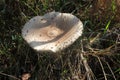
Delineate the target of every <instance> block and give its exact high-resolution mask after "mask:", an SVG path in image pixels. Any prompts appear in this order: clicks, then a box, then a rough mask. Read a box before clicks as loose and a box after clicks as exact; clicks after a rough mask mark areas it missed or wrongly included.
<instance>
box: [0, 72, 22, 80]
mask: <svg viewBox="0 0 120 80" xmlns="http://www.w3.org/2000/svg"><path fill="white" fill-rule="evenodd" d="M0 74H1V75H4V76H8V77H11V78H13V79H16V80H20V79H19V78H17V77H15V76H13V75H8V74H5V73H2V72H0Z"/></svg>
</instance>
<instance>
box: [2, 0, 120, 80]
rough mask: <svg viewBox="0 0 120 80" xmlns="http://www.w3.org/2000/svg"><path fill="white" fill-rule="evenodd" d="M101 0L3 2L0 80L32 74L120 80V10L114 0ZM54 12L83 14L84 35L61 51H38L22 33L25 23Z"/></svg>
mask: <svg viewBox="0 0 120 80" xmlns="http://www.w3.org/2000/svg"><path fill="white" fill-rule="evenodd" d="M100 1H102V0H90V1H87V0H86V1H84V0H76V1H73V0H35V1H33V0H2V1H0V80H17V79H18V80H20V78H22V76H23V74H27V73H29V74H30V80H119V79H120V76H119V74H120V55H119V53H120V24H119V22H120V19H119V17H120V16H119V14H118V13H119V9H120V8H119V5H118V4H117V3H116V1H115V0H106V2H107V1H109V2H111V3H110V4H106V2H104V1H103V2H100ZM98 3H101V4H102V6H100V5H99V4H98ZM103 3H104V4H103ZM109 5H110V6H109ZM106 6H107V7H106ZM54 10H55V11H59V12H67V13H72V14H74V15H76V16H77V17H79V18H80V19H81V20H82V22H83V23H84V32H83V36H82V37H81V38H79V39H78V40H77V41H76V42H75V43H74V44H73V45H71V46H70V47H69V48H67V49H65V50H63V51H60V52H58V53H56V54H57V55H56V54H55V55H54V54H51V53H48V52H47V53H37V52H35V51H34V50H32V49H31V48H30V47H29V46H28V44H26V42H25V41H24V40H23V38H22V37H21V29H22V26H23V25H24V24H25V22H26V21H27V20H29V19H30V18H32V17H33V16H37V15H43V14H45V13H47V12H50V11H54ZM118 16H119V17H118ZM28 78H29V77H28Z"/></svg>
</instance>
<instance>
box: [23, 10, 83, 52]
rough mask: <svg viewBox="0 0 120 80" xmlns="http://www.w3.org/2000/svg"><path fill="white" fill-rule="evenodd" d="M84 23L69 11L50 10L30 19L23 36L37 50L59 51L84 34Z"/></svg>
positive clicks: (24, 27) (24, 28)
mask: <svg viewBox="0 0 120 80" xmlns="http://www.w3.org/2000/svg"><path fill="white" fill-rule="evenodd" d="M82 30H83V24H82V22H81V21H80V20H79V19H78V18H77V17H76V16H74V15H72V14H69V13H60V12H50V13H47V14H45V15H44V16H36V17H33V18H32V19H30V20H29V21H28V22H27V23H26V24H25V25H24V26H23V29H22V37H23V38H24V39H25V40H26V42H27V43H28V44H29V45H30V46H31V47H32V48H33V49H35V50H37V51H52V52H57V51H59V50H62V49H64V48H66V47H68V46H69V45H71V44H72V43H73V42H75V40H76V39H78V38H79V37H80V36H81V35H82Z"/></svg>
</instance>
